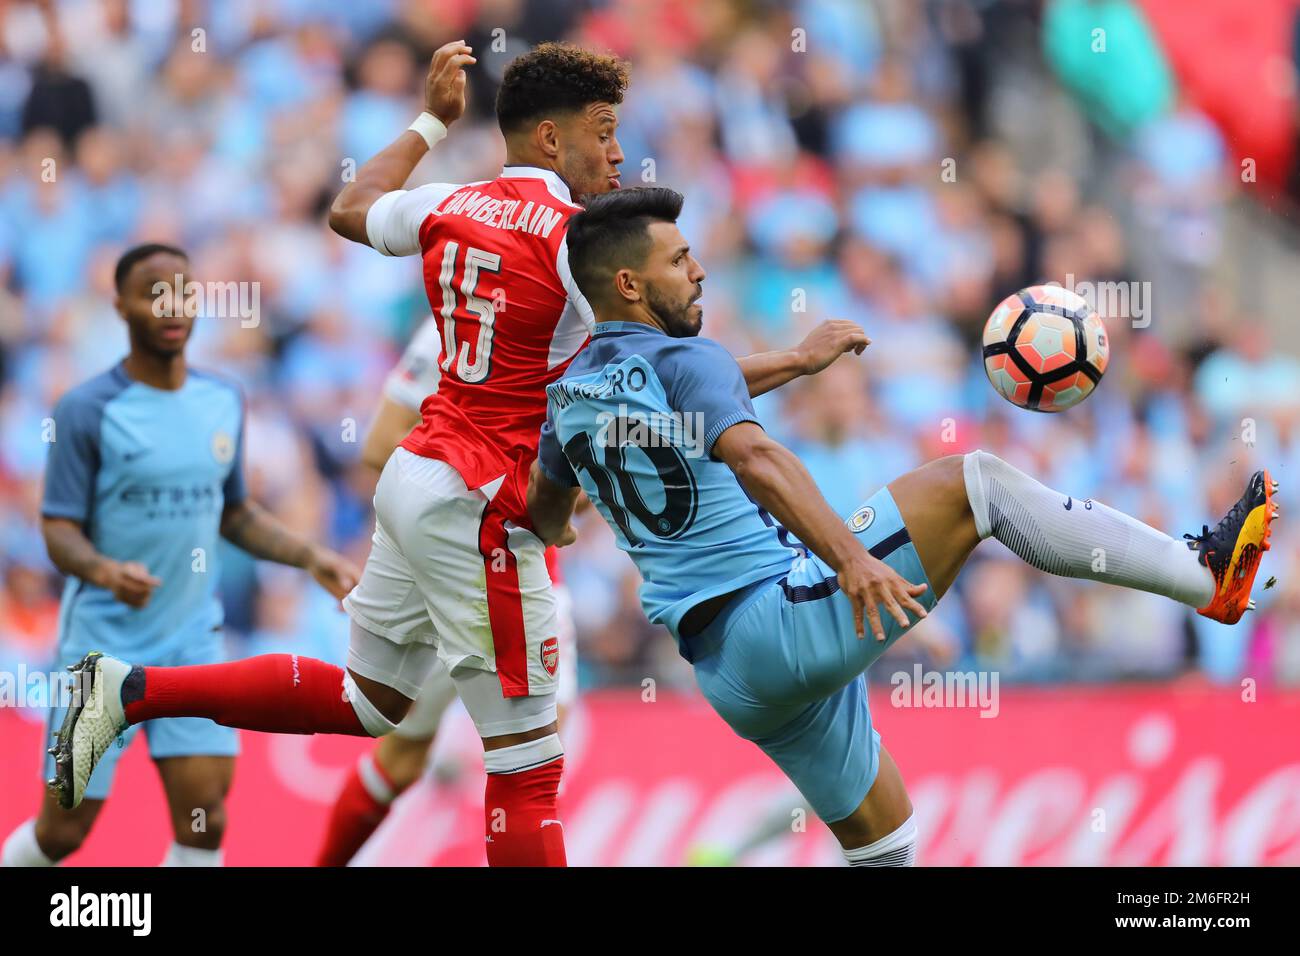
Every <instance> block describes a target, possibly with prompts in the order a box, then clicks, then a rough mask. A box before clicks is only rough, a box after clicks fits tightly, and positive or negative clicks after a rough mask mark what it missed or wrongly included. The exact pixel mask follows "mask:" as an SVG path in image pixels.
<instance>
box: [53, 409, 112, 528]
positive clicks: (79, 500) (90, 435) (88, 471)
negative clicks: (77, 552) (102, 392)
mask: <svg viewBox="0 0 1300 956" xmlns="http://www.w3.org/2000/svg"><path fill="white" fill-rule="evenodd" d="M102 412H103V406H102V405H100V404H99V403H98V402H94V401H90V400H88V399H87V398H85V397H84V396H81V395H78V394H76V393H70V394H68V395H65V396H63V398H62V399H60V400H59V403H58V404H57V405H55V406H54V440H53V441H52V442H50V454H49V458H48V459H47V462H46V466H45V496H44V500H43V501H42V503H41V514H42V515H44V516H45V517H47V518H68V519H71V520H73V521H77V522H80V523H81V524H85V523H86V522H87V521H89V520H90V515H91V511H92V509H93V508H94V497H95V476H96V474H97V473H98V471H99V461H100V459H99V426H100V420H101V417H102Z"/></svg>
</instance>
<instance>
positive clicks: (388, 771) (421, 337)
mask: <svg viewBox="0 0 1300 956" xmlns="http://www.w3.org/2000/svg"><path fill="white" fill-rule="evenodd" d="M441 357H442V337H441V336H440V335H439V334H438V320H437V319H436V318H434V317H432V316H431V317H430V318H428V319H426V320H425V321H424V322H423V323H421V324H420V327H419V329H417V330H416V333H415V335H414V336H413V337H412V339H411V342H410V344H409V345H408V346H407V347H406V351H405V352H404V353H402V358H401V361H400V362H398V364H397V366H396V367H395V368H394V369H393V370H392V372H391V373H389V376H388V378H387V380H386V381H385V382H384V394H383V398H382V399H381V400H380V403H379V409H378V411H377V412H376V414H375V419H374V423H373V424H372V425H371V426H370V431H369V432H368V433H367V434H366V440H365V444H364V446H363V448H362V452H361V457H362V461H364V462H365V464H366V465H368V466H369V467H371V468H373V469H374V470H375V471H376V472H382V471H383V470H384V465H386V464H387V463H388V459H389V457H390V456H391V455H392V453H393V449H395V448H396V447H397V446H398V445H399V444H400V443H401V441H402V439H404V438H405V437H406V436H407V435H409V434H410V432H411V429H413V428H414V427H415V426H416V425H418V424H419V423H420V406H421V405H422V404H423V403H424V400H425V399H426V398H427V397H428V396H430V395H432V394H433V393H434V392H436V391H437V390H438V380H439V378H440V377H441V375H440V370H439V367H438V362H439V360H440V359H441ZM546 557H547V569H548V570H549V572H550V574H551V580H552V582H553V584H554V587H555V601H556V616H557V620H558V621H559V626H560V630H559V638H560V664H559V668H560V675H559V686H558V689H557V690H556V697H555V700H556V709H557V712H558V723H559V725H560V727H561V728H563V726H564V713H565V710H566V709H567V708H568V707H569V705H570V704H571V703H572V702H573V700H574V698H575V697H576V696H577V692H578V665H577V647H576V645H575V642H574V627H573V611H572V607H571V603H572V598H571V597H570V595H569V592H568V589H567V588H566V587H564V585H563V584H562V583H561V582H560V577H559V562H558V561H557V560H555V549H554V548H548V549H547V553H546ZM455 696H456V686H455V684H454V683H453V682H452V679H451V676H450V675H449V674H448V673H447V668H446V665H444V664H443V663H442V661H438V662H437V663H436V664H435V665H434V668H433V671H432V672H431V673H430V674H429V679H428V680H426V681H425V683H424V686H423V687H422V688H420V693H419V696H418V697H416V698H415V703H413V704H412V705H411V709H410V711H409V712H408V713H407V715H406V716H405V717H403V718H402V722H401V723H399V724H398V725H397V728H396V729H395V730H394V731H393V732H392V733H391V734H388V735H387V736H385V737H382V738H381V739H380V741H379V743H378V744H376V745H375V748H374V749H373V750H372V751H370V752H369V753H366V754H363V755H362V756H361V758H360V759H359V760H358V761H357V763H356V765H355V766H354V767H353V768H352V770H351V772H350V773H349V774H348V776H347V779H346V781H345V782H344V784H343V787H342V789H341V790H340V792H339V795H338V798H337V799H336V800H335V801H334V807H333V809H332V810H331V812H330V817H329V822H328V824H327V829H326V833H325V840H324V843H323V845H322V847H321V850H320V854H319V856H318V857H317V859H316V864H317V865H318V866H345V865H347V862H348V861H349V860H351V859H352V858H353V857H354V856H355V855H356V853H357V851H358V850H359V849H361V847H362V845H363V844H364V843H365V842H366V840H368V839H369V838H370V835H371V834H372V833H374V832H375V830H376V829H377V828H378V827H379V825H380V824H381V823H382V822H383V821H384V818H385V817H386V816H387V815H388V810H389V807H390V806H391V805H392V803H393V801H394V800H396V799H397V798H398V797H399V796H400V795H401V794H402V792H403V791H405V790H406V788H407V787H409V786H410V785H411V784H413V783H414V782H415V781H416V780H418V779H419V777H420V774H421V773H422V772H423V771H424V767H425V764H426V762H427V761H428V759H429V754H430V751H431V749H432V746H433V741H434V737H435V736H436V734H437V732H438V724H439V723H440V722H441V720H442V715H443V713H444V712H445V711H446V709H447V707H448V705H450V704H451V702H452V700H453V699H454V698H455Z"/></svg>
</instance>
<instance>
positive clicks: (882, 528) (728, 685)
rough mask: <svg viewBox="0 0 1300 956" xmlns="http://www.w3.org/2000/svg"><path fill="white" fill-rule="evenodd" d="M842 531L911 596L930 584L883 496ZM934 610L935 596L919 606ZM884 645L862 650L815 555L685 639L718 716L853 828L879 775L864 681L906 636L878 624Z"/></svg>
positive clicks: (869, 640)
mask: <svg viewBox="0 0 1300 956" xmlns="http://www.w3.org/2000/svg"><path fill="white" fill-rule="evenodd" d="M846 523H847V524H848V526H849V528H850V529H851V530H852V531H853V532H854V533H855V534H856V535H857V536H858V538H859V540H861V541H862V544H863V545H864V546H865V547H866V548H867V549H868V550H870V552H871V553H872V554H873V555H875V556H876V557H877V558H879V559H880V560H882V561H884V562H885V563H886V564H888V565H889V566H890V567H891V568H893V569H894V570H895V571H897V572H898V573H899V574H900V575H902V576H903V578H904V579H906V580H907V581H909V582H911V583H912V584H921V583H925V584H929V583H930V582H929V579H928V578H927V577H926V575H925V569H924V568H922V567H921V559H920V558H919V557H918V556H917V553H916V547H915V546H914V545H913V544H912V539H911V536H910V535H908V533H907V528H906V527H904V525H903V519H902V516H901V515H900V514H899V513H898V506H897V505H896V504H895V503H894V497H893V495H891V494H890V493H889V489H888V488H882V489H880V490H879V491H877V492H876V493H875V494H874V495H872V496H871V498H870V499H868V500H867V502H866V504H865V505H863V506H862V507H860V508H858V509H857V510H856V511H854V512H853V514H852V515H850V516H849V518H848V519H847V521H846ZM916 600H917V603H919V604H921V605H922V606H923V607H924V608H925V609H926V610H927V611H928V610H930V609H931V608H933V607H934V604H935V598H934V592H933V589H927V590H926V591H925V592H924V593H923V594H922V595H921V596H920V597H918V598H917V599H916ZM880 618H881V625H882V626H883V628H884V631H885V641H884V643H880V642H878V641H876V639H875V638H874V637H873V636H872V634H871V629H870V626H869V624H867V622H864V627H865V628H866V637H865V638H863V639H862V640H859V639H858V636H857V632H856V630H855V629H854V624H853V608H852V605H851V604H850V603H849V600H848V598H847V597H845V595H844V594H843V592H841V591H840V588H839V584H838V581H837V575H836V573H835V572H834V571H832V570H831V569H830V567H829V566H827V565H826V564H825V563H824V562H823V561H822V560H821V559H819V558H817V557H816V556H813V555H808V556H807V557H803V558H798V559H796V561H795V563H794V565H793V567H792V568H791V569H790V572H789V573H788V574H787V575H785V576H783V577H774V578H770V579H768V580H766V581H760V582H758V583H757V584H753V585H750V586H749V587H747V588H745V589H744V590H742V591H741V593H740V594H739V595H737V596H736V598H734V599H733V600H732V601H730V602H729V603H728V604H727V605H726V606H725V607H724V608H723V609H722V610H721V611H720V612H719V613H718V615H717V617H715V618H714V619H713V620H712V621H710V622H709V625H708V626H707V627H706V628H705V629H704V630H703V631H701V632H700V633H699V634H697V635H695V636H694V637H691V638H689V639H688V645H689V648H690V651H691V654H692V656H693V657H694V658H695V662H694V663H695V679H696V681H697V682H698V683H699V685H700V690H701V691H702V692H703V693H704V696H705V698H706V699H707V700H708V701H709V703H710V704H711V705H713V709H714V710H716V711H717V712H718V714H719V715H720V716H721V717H722V719H723V720H725V721H726V722H727V723H728V724H730V725H731V728H732V729H733V730H735V731H736V733H738V734H739V735H740V736H742V737H744V738H745V739H746V740H752V741H753V742H754V743H756V744H757V745H758V746H759V747H760V748H762V750H763V752H764V753H766V754H767V755H768V756H769V757H771V758H772V760H774V761H775V762H776V764H777V766H779V767H780V768H781V769H782V770H783V771H785V774H786V776H788V777H789V778H790V780H791V781H793V783H794V785H795V786H796V787H798V788H799V791H800V793H802V794H803V796H804V799H806V800H807V801H808V803H809V805H810V806H811V807H812V808H813V810H814V812H816V814H817V815H818V816H819V817H821V819H822V820H824V821H826V822H827V823H834V822H836V821H838V820H843V819H845V818H846V817H848V816H850V815H851V814H852V813H853V812H854V811H855V810H857V808H858V806H859V805H860V804H861V803H862V800H863V798H864V797H866V795H867V791H868V790H870V789H871V785H872V784H873V783H874V782H875V780H876V772H877V769H878V768H879V757H880V734H879V733H878V732H876V731H875V730H874V729H873V728H872V726H871V711H870V710H869V709H868V706H867V682H866V677H865V676H864V673H863V672H864V671H865V670H866V669H867V668H868V667H869V666H870V665H871V664H872V662H873V661H875V660H876V658H878V657H879V656H880V655H881V653H883V652H884V650H885V648H887V647H888V646H889V645H891V644H893V643H894V641H896V640H898V638H900V637H901V636H902V635H903V634H904V633H906V629H905V628H903V627H900V626H899V624H898V622H897V621H895V620H894V618H893V617H892V616H891V615H889V614H886V613H883V612H882V613H881V615H880Z"/></svg>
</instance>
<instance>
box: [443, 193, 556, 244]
mask: <svg viewBox="0 0 1300 956" xmlns="http://www.w3.org/2000/svg"><path fill="white" fill-rule="evenodd" d="M435 212H436V214H437V215H439V216H464V217H465V218H466V219H471V220H473V221H474V222H478V223H482V224H483V225H485V226H491V227H492V228H494V229H518V230H520V231H522V232H526V233H528V234H529V235H533V236H541V237H542V238H543V239H546V238H549V237H550V235H551V231H552V230H553V229H555V227H556V226H558V225H559V224H560V220H561V219H563V218H564V213H563V212H561V211H560V210H558V209H555V208H553V207H551V206H548V205H546V203H540V202H533V201H532V200H531V199H530V200H528V201H527V202H523V201H521V200H518V199H495V198H493V197H492V196H485V195H484V194H483V193H481V192H479V191H478V190H477V189H471V190H467V191H463V192H458V193H456V194H455V195H453V196H451V197H449V198H448V199H447V201H446V202H445V203H444V204H443V205H442V206H441V207H440V208H439V209H437V210H435Z"/></svg>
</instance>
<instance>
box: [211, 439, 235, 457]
mask: <svg viewBox="0 0 1300 956" xmlns="http://www.w3.org/2000/svg"><path fill="white" fill-rule="evenodd" d="M212 457H213V458H215V459H216V460H217V464H219V465H227V464H229V463H230V460H231V459H232V458H234V457H235V440H234V439H233V438H231V437H230V435H229V434H227V433H226V432H223V431H218V432H214V433H213V435H212Z"/></svg>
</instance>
